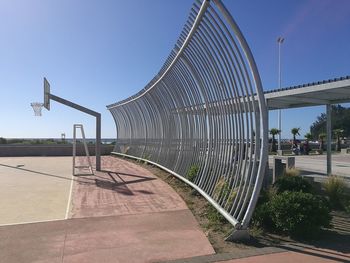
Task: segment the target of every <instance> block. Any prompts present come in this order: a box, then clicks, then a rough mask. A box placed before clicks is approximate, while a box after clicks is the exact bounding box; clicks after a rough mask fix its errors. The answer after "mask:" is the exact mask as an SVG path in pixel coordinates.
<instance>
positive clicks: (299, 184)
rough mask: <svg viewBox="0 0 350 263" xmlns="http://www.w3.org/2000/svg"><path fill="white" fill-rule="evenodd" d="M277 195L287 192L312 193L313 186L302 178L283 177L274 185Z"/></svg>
mask: <svg viewBox="0 0 350 263" xmlns="http://www.w3.org/2000/svg"><path fill="white" fill-rule="evenodd" d="M273 188H274V189H275V191H276V193H277V194H280V193H283V192H285V191H294V192H303V193H312V192H313V189H312V185H311V184H310V183H309V182H308V181H307V180H306V179H304V178H302V177H300V176H282V177H280V178H278V179H277V180H276V182H275V183H274V184H273Z"/></svg>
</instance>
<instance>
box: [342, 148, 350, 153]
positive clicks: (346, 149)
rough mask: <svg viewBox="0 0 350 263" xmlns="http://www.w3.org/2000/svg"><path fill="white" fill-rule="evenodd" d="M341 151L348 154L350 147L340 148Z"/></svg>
mask: <svg viewBox="0 0 350 263" xmlns="http://www.w3.org/2000/svg"><path fill="white" fill-rule="evenodd" d="M340 153H341V154H347V153H350V148H344V149H340Z"/></svg>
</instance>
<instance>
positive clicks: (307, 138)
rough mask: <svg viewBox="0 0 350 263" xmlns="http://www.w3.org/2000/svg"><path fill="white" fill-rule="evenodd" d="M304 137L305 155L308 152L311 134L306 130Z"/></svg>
mask: <svg viewBox="0 0 350 263" xmlns="http://www.w3.org/2000/svg"><path fill="white" fill-rule="evenodd" d="M304 137H305V139H306V142H305V143H304V152H305V154H306V155H309V152H310V147H309V141H311V140H312V134H311V133H310V132H308V133H306V134H305V136H304Z"/></svg>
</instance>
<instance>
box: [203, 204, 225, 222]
mask: <svg viewBox="0 0 350 263" xmlns="http://www.w3.org/2000/svg"><path fill="white" fill-rule="evenodd" d="M206 208H207V209H206V215H207V218H208V220H209V226H216V225H217V226H220V225H221V224H223V223H226V222H227V220H226V218H225V217H224V216H223V215H222V214H220V213H219V212H218V211H217V210H216V209H215V207H214V206H212V205H211V204H208V205H207V207H206Z"/></svg>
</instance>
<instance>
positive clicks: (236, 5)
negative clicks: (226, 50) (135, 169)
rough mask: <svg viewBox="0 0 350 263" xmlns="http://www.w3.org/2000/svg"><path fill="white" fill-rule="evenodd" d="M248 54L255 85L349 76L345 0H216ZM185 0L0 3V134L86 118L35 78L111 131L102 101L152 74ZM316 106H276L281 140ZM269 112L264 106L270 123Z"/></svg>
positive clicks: (89, 128) (47, 133)
mask: <svg viewBox="0 0 350 263" xmlns="http://www.w3.org/2000/svg"><path fill="white" fill-rule="evenodd" d="M223 2H224V4H225V5H226V6H227V8H228V9H229V10H230V12H231V13H232V15H233V17H234V18H235V20H236V22H237V23H238V25H239V26H240V28H241V30H242V32H243V34H244V35H245V37H246V39H247V41H248V44H249V46H250V48H251V50H252V52H253V55H254V57H255V60H256V62H257V65H258V69H259V72H260V75H261V78H262V81H263V86H264V89H265V90H269V89H275V88H277V73H278V67H277V61H278V60H277V59H278V57H277V56H278V49H277V42H276V39H277V37H278V36H283V37H284V38H285V42H284V43H283V46H282V86H284V87H285V86H294V85H298V84H302V83H308V82H313V81H319V80H324V79H329V78H335V77H340V76H346V75H350V44H349V43H350V1H348V0H289V1H287V0H285V1H280V0H279V1H277V0H266V1H260V0H255V1H253V0H235V1H230V0H223ZM191 5H192V0H177V1H173V0H138V1H136V0H128V1H125V0H123V1H122V0H110V1H107V0H101V1H97V0H96V1H92V0H84V1H83V0H57V1H56V0H0V90H1V103H0V116H1V125H0V137H7V138H13V137H27V138H30V137H48V138H53V137H60V135H61V133H66V136H67V137H71V136H72V125H73V124H74V123H82V124H84V126H85V130H86V134H87V136H88V137H94V136H95V134H94V131H95V128H94V124H95V122H94V119H93V118H92V117H90V116H88V115H85V114H83V113H80V112H78V111H75V110H73V109H70V108H67V107H65V106H63V105H60V104H58V103H56V102H52V104H51V111H50V112H47V111H46V110H43V116H42V117H40V118H39V117H35V116H33V111H32V109H31V108H30V106H29V104H30V103H31V102H33V101H38V102H41V101H42V97H43V87H42V78H43V77H44V76H46V77H47V79H48V80H49V82H50V83H51V92H52V93H53V94H55V95H57V96H60V97H63V98H66V99H68V100H71V101H74V102H76V103H78V104H81V105H83V106H86V107H88V108H91V109H93V110H95V111H99V112H101V113H102V136H103V137H104V138H113V137H115V135H116V134H115V125H114V121H113V119H112V117H111V115H110V113H109V111H107V110H106V107H105V106H106V105H108V104H111V103H113V102H116V101H119V100H121V99H124V98H126V97H128V96H130V95H133V94H134V93H136V92H137V91H139V90H140V89H141V88H143V87H144V86H145V85H146V84H147V83H148V81H149V80H151V79H152V78H153V76H154V75H155V74H156V73H157V72H158V70H159V69H160V68H161V66H162V64H163V62H164V61H165V59H166V58H167V56H168V54H169V52H170V50H171V49H172V48H173V46H174V43H175V41H176V40H177V38H178V36H179V34H180V32H181V30H182V27H183V25H184V23H185V22H186V20H187V16H188V14H189V10H190V8H191ZM324 111H325V107H314V108H303V109H296V110H285V111H283V115H282V116H283V133H282V137H284V138H289V137H290V129H291V128H292V127H301V129H302V130H301V133H302V135H304V134H305V133H306V132H308V130H309V127H310V124H311V123H312V122H313V121H314V120H315V118H316V116H317V115H319V114H320V113H321V112H324ZM276 126H277V113H276V112H270V127H276Z"/></svg>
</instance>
